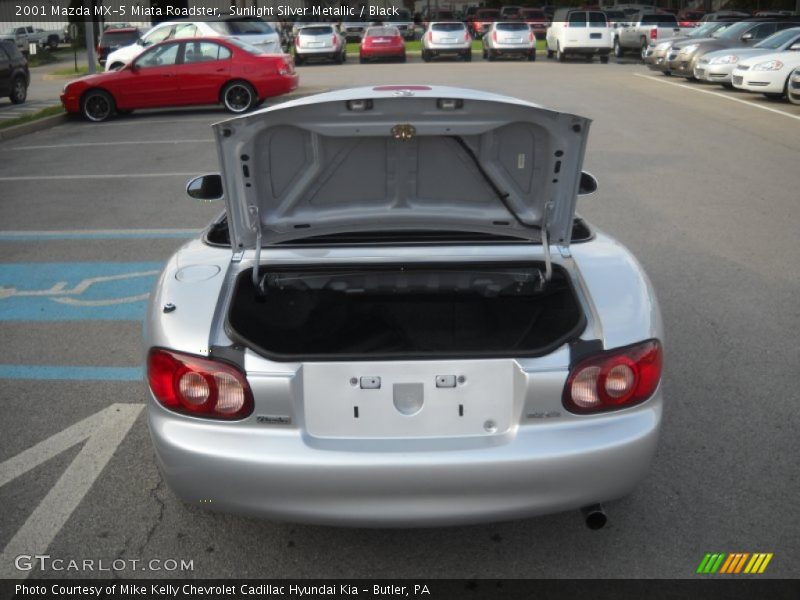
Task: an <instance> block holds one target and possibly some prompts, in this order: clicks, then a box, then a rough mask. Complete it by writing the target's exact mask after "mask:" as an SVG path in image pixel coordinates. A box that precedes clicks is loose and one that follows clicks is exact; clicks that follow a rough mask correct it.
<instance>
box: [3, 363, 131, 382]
mask: <svg viewBox="0 0 800 600" xmlns="http://www.w3.org/2000/svg"><path fill="white" fill-rule="evenodd" d="M143 377H144V371H143V370H142V368H141V367H67V366H50V365H0V379H44V380H51V381H57V380H66V381H142V378H143Z"/></svg>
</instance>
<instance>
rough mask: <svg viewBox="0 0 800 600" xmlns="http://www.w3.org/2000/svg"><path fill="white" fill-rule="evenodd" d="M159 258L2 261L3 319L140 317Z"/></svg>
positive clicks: (0, 307)
mask: <svg viewBox="0 0 800 600" xmlns="http://www.w3.org/2000/svg"><path fill="white" fill-rule="evenodd" d="M160 270H161V263H158V262H145V263H101V262H96V263H95V262H83V263H8V264H0V321H84V320H115V321H124V320H130V321H139V320H141V319H142V318H143V317H144V310H145V301H146V300H147V298H148V296H149V294H150V290H151V289H152V287H153V284H154V283H155V280H156V276H157V275H158V273H159V272H160Z"/></svg>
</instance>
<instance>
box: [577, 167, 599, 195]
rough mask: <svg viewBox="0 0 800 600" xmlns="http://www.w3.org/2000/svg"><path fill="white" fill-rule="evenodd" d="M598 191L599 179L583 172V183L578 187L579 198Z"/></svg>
mask: <svg viewBox="0 0 800 600" xmlns="http://www.w3.org/2000/svg"><path fill="white" fill-rule="evenodd" d="M596 191H597V179H595V177H594V175H592V174H591V173H587V172H586V171H581V182H580V184H579V185H578V196H588V195H589V194H594V193H595V192H596Z"/></svg>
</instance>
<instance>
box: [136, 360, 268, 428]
mask: <svg viewBox="0 0 800 600" xmlns="http://www.w3.org/2000/svg"><path fill="white" fill-rule="evenodd" d="M147 380H148V382H149V383H150V389H151V390H152V391H153V395H154V396H155V397H156V400H158V402H159V403H160V404H162V405H163V406H165V407H166V408H168V409H170V410H174V411H175V412H179V413H183V414H186V415H192V416H196V417H208V418H212V419H242V418H244V417H246V416H248V415H249V414H250V413H252V412H253V393H252V392H251V391H250V386H249V385H248V383H247V379H245V376H244V374H243V373H242V372H241V371H239V369H237V368H236V367H234V366H232V365H230V364H228V363H224V362H220V361H216V360H210V359H208V358H201V357H199V356H193V355H191V354H183V353H181V352H173V351H171V350H163V349H161V348H153V349H152V350H151V351H150V354H149V355H148V357H147Z"/></svg>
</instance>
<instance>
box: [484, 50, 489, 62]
mask: <svg viewBox="0 0 800 600" xmlns="http://www.w3.org/2000/svg"><path fill="white" fill-rule="evenodd" d="M488 59H489V53H488V52H486V48H484V49H483V60H488Z"/></svg>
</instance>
